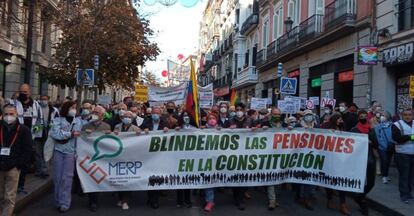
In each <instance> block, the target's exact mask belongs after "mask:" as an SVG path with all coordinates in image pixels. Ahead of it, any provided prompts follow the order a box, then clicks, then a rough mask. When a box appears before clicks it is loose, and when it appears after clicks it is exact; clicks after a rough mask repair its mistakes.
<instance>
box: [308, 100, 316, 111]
mask: <svg viewBox="0 0 414 216" xmlns="http://www.w3.org/2000/svg"><path fill="white" fill-rule="evenodd" d="M306 109H310V110H313V109H315V104H314V103H313V101H311V100H308V101H307V102H306Z"/></svg>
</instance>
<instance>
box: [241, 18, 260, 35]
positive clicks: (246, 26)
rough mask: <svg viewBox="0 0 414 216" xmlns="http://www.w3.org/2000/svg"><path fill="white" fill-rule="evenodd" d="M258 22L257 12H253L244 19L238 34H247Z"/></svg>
mask: <svg viewBox="0 0 414 216" xmlns="http://www.w3.org/2000/svg"><path fill="white" fill-rule="evenodd" d="M258 24H259V14H257V13H254V14H252V15H250V16H249V17H248V18H247V19H246V21H244V23H243V25H242V28H241V30H240V34H242V35H248V34H249V33H250V32H252V31H253V30H254V29H255V28H256V27H257V25H258Z"/></svg>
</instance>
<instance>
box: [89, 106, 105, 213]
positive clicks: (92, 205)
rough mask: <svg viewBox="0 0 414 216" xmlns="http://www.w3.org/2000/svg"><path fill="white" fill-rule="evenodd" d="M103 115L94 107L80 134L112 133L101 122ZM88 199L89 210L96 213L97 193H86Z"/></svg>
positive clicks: (102, 112)
mask: <svg viewBox="0 0 414 216" xmlns="http://www.w3.org/2000/svg"><path fill="white" fill-rule="evenodd" d="M105 113H106V110H105V108H103V107H102V106H96V107H95V108H94V109H93V112H92V114H91V120H90V121H89V123H88V124H86V125H83V126H82V132H86V134H88V135H89V134H91V133H92V132H104V133H105V134H110V133H111V131H112V130H111V126H110V125H109V124H108V123H106V122H104V121H103V119H104V115H105ZM88 197H89V210H90V211H92V212H96V211H97V210H98V197H99V195H98V193H88Z"/></svg>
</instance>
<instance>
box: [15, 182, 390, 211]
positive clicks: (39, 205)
mask: <svg viewBox="0 0 414 216" xmlns="http://www.w3.org/2000/svg"><path fill="white" fill-rule="evenodd" d="M249 193H250V194H251V196H252V198H251V199H248V200H246V207H247V208H246V210H245V211H240V210H238V209H237V208H236V207H235V206H234V205H233V199H232V193H231V190H229V189H226V190H224V191H223V192H218V191H216V193H215V195H216V206H215V208H214V210H213V211H212V212H210V213H207V212H204V211H203V206H202V205H203V204H202V200H201V198H200V196H199V195H193V196H192V201H193V207H192V208H185V207H182V208H177V206H176V203H175V198H176V196H175V192H174V191H168V192H166V193H165V195H164V196H162V197H161V198H160V208H159V209H156V210H154V209H151V208H149V207H148V206H147V205H146V199H147V197H146V192H133V194H132V197H131V199H130V200H131V201H130V202H129V206H130V209H129V210H122V209H121V208H120V207H117V206H116V203H117V200H118V199H117V195H116V193H103V194H101V196H100V200H99V210H98V212H96V213H92V212H90V211H89V210H88V208H87V204H88V197H87V196H86V195H84V196H79V195H73V197H72V207H71V209H70V211H68V212H66V213H65V214H63V215H68V216H72V215H73V216H84V215H85V216H86V215H102V216H106V215H108V216H114V215H116V216H123V215H125V216H127V215H131V216H132V215H140V216H146V215H148V216H158V215H163V216H165V215H168V216H187V215H188V216H198V215H217V216H221V215H223V216H228V215H240V216H243V215H246V216H259V215H260V216H262V215H264V216H265V215H280V216H284V215H286V216H287V215H290V216H294V215H318V216H325V215H326V216H333V215H342V214H341V213H340V212H339V210H331V209H327V208H326V198H325V191H324V190H323V189H320V190H318V191H316V192H315V195H316V198H317V199H316V200H315V201H313V206H314V208H315V209H314V210H313V211H310V210H306V209H305V208H303V207H301V206H300V205H298V204H297V203H295V202H294V196H293V193H292V192H291V191H288V190H286V189H282V190H281V191H280V194H279V203H280V207H278V208H276V209H275V210H274V211H269V210H267V197H266V194H265V190H264V188H263V187H261V188H250V189H249ZM334 199H335V200H336V201H338V198H337V197H335V198H334ZM347 204H348V206H349V209H350V210H351V212H352V215H361V213H360V212H359V208H358V206H357V205H356V203H355V202H354V201H353V199H351V198H347ZM338 206H339V201H338ZM17 215H18V216H34V215H35V216H50V215H62V214H61V213H59V212H58V211H57V210H56V209H55V208H54V205H53V192H50V193H49V194H47V195H45V196H43V197H42V198H41V199H39V200H37V201H36V202H34V203H32V204H31V205H29V206H27V207H26V208H24V209H23V210H22V211H21V212H19V213H18V214H17ZM370 215H373V216H380V215H382V214H380V213H379V212H376V211H374V210H372V209H370Z"/></svg>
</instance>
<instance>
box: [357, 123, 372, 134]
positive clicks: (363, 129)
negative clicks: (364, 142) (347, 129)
mask: <svg viewBox="0 0 414 216" xmlns="http://www.w3.org/2000/svg"><path fill="white" fill-rule="evenodd" d="M356 127H357V128H358V130H359V131H360V132H361V133H363V134H368V132H369V129H370V128H371V125H370V124H369V123H366V124H361V123H360V122H358V124H357V125H356Z"/></svg>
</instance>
